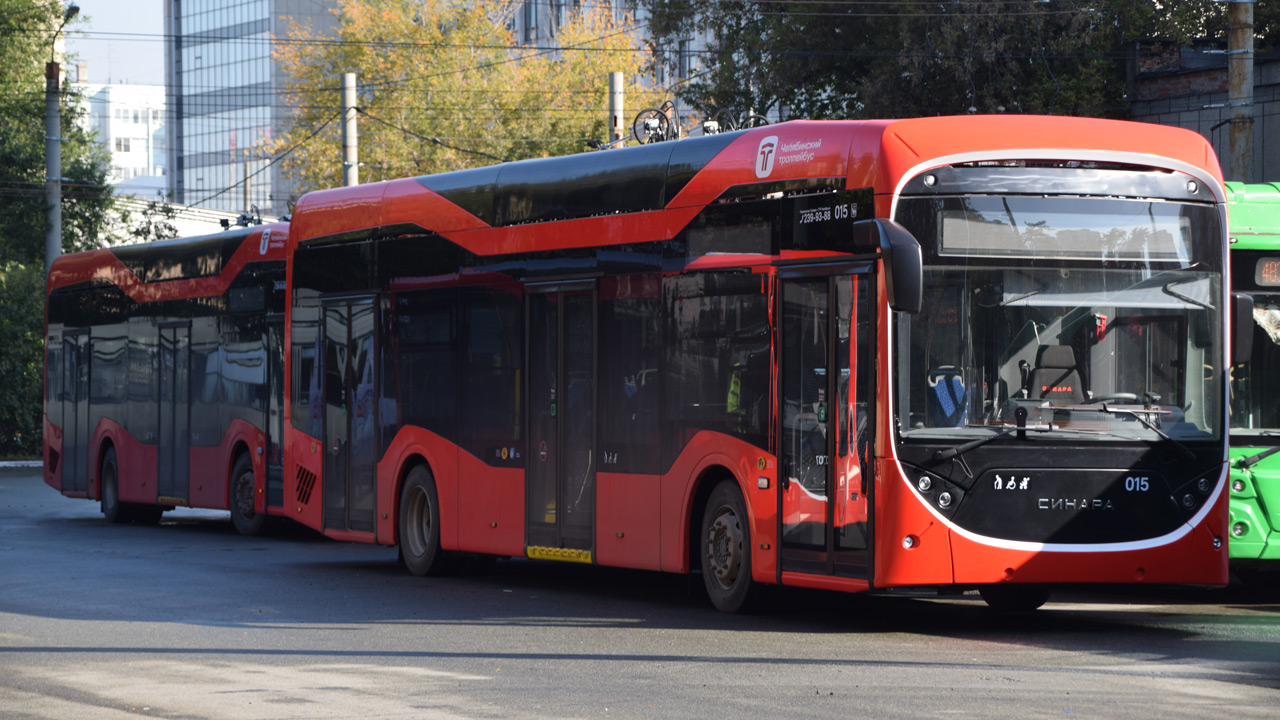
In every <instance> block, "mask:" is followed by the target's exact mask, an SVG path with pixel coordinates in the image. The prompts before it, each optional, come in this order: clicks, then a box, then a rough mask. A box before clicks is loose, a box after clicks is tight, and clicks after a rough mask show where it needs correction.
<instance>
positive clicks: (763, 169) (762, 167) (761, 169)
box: [756, 135, 778, 178]
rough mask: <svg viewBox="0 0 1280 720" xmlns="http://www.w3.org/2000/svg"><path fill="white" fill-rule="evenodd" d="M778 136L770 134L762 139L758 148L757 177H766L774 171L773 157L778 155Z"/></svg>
mask: <svg viewBox="0 0 1280 720" xmlns="http://www.w3.org/2000/svg"><path fill="white" fill-rule="evenodd" d="M777 149H778V136H777V135H770V136H769V137H767V138H765V139H763V140H761V141H760V147H759V148H758V149H757V150H756V177H758V178H766V177H769V174H770V173H772V172H773V159H774V157H776V156H777Z"/></svg>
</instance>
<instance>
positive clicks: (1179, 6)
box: [642, 0, 1280, 118]
mask: <svg viewBox="0 0 1280 720" xmlns="http://www.w3.org/2000/svg"><path fill="white" fill-rule="evenodd" d="M642 2H643V4H644V5H645V7H646V9H647V10H648V11H649V12H650V13H651V16H652V22H651V27H652V31H653V32H652V34H653V38H654V39H653V43H654V48H655V50H656V51H657V54H658V55H661V54H662V49H663V48H670V47H674V46H675V44H676V42H677V41H678V40H680V39H681V38H686V37H693V36H695V35H700V34H702V33H706V34H708V35H709V36H710V37H711V38H714V40H713V42H714V48H713V50H712V52H710V53H709V54H708V57H707V58H706V62H705V63H704V65H705V66H706V67H707V71H706V72H705V73H704V74H702V75H700V76H697V77H695V78H693V79H692V80H691V81H690V82H688V83H687V84H686V85H685V86H683V87H682V88H681V90H680V95H681V97H682V98H683V99H684V100H686V101H687V102H689V103H691V104H692V105H694V106H695V107H698V108H700V109H702V110H704V111H705V112H708V113H710V112H713V111H714V109H715V108H722V109H731V110H733V111H736V112H738V113H741V112H742V111H743V110H744V109H746V108H750V109H754V111H755V112H764V111H773V110H779V109H781V110H782V111H783V113H784V114H785V115H786V116H789V117H814V118H821V117H847V118H880V117H909V116H919V115H945V114H963V113H968V112H980V113H996V112H1016V113H1054V114H1061V115H1093V116H1124V115H1125V114H1126V113H1127V110H1128V107H1127V98H1126V92H1127V86H1126V70H1127V62H1128V53H1129V49H1130V48H1132V47H1133V43H1134V41H1136V40H1139V39H1167V40H1169V41H1170V42H1175V43H1179V42H1187V41H1188V40H1190V39H1193V38H1198V37H1215V36H1217V37H1224V36H1225V32H1226V8H1225V6H1224V5H1223V4H1222V3H1215V2H1212V1H1211V0H1185V1H1183V2H1176V3H1172V2H1167V1H1165V2H1160V1H1158V0H1138V1H1137V2H1134V0H1049V1H1048V2H1041V1H1040V0H935V1H933V2H926V1H925V0H899V1H896V2H885V1H884V0H878V1H872V0H867V1H865V2H864V1H860V0H848V1H846V2H821V1H817V2H815V1H813V0H808V1H804V2H799V1H798V2H786V1H785V0H783V1H776V0H761V1H758V2H721V1H719V0H647V1H645V0H642ZM1264 5H1266V4H1265V3H1260V4H1258V6H1257V12H1256V18H1255V25H1256V27H1257V32H1258V35H1259V47H1266V43H1267V42H1268V39H1269V38H1270V37H1271V33H1270V28H1271V27H1272V26H1274V25H1275V23H1276V21H1277V18H1278V17H1280V9H1277V8H1274V7H1271V6H1267V7H1264Z"/></svg>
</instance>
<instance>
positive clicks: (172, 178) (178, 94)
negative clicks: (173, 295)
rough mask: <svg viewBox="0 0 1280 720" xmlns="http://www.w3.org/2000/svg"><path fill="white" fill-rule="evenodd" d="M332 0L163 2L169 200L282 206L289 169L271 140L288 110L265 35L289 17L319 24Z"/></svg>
mask: <svg viewBox="0 0 1280 720" xmlns="http://www.w3.org/2000/svg"><path fill="white" fill-rule="evenodd" d="M336 5H337V3H336V2H335V0H166V2H165V6H164V12H165V18H164V21H165V36H166V38H167V41H166V45H165V82H166V84H167V85H168V87H169V88H170V94H169V118H170V119H171V124H170V143H169V153H170V155H169V162H168V165H169V169H170V171H169V175H168V177H169V190H170V192H171V193H172V195H173V198H174V202H176V203H181V204H183V205H198V206H200V207H205V208H208V209H212V210H219V211H224V212H244V211H247V210H249V209H250V207H251V206H252V207H256V208H257V209H258V211H259V212H260V213H261V214H262V215H264V216H267V215H280V214H283V213H285V212H287V206H288V202H289V201H290V199H292V197H293V189H292V187H291V185H290V183H289V181H288V177H287V176H285V175H284V174H282V173H281V172H280V170H279V167H278V165H271V157H272V156H271V150H270V143H271V141H272V138H274V137H275V136H276V134H277V130H278V129H279V128H281V127H283V125H284V121H285V119H286V118H287V116H288V112H289V108H288V107H287V106H286V104H285V102H284V100H283V99H282V98H281V96H280V93H281V89H282V88H283V87H284V80H285V78H284V74H283V72H282V70H281V68H280V65H279V63H277V62H276V61H275V60H274V59H273V58H272V54H271V48H272V38H273V37H274V38H285V37H288V30H289V24H290V22H300V23H305V24H309V25H310V26H311V27H312V28H314V29H317V30H321V31H325V30H327V29H330V28H332V27H334V25H335V24H336V19H335V17H334V15H333V13H332V12H330V10H331V9H332V8H334V7H335V6H336Z"/></svg>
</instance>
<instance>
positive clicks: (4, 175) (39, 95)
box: [0, 0, 114, 456]
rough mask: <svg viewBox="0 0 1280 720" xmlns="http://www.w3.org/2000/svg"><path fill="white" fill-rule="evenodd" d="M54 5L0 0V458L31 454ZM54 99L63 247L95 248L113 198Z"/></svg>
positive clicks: (65, 108) (102, 157)
mask: <svg viewBox="0 0 1280 720" xmlns="http://www.w3.org/2000/svg"><path fill="white" fill-rule="evenodd" d="M61 21H62V5H61V3H50V2H44V1H43V0H0V98H3V101H2V102H0V373H2V375H0V377H4V378H5V382H4V384H3V385H2V386H0V456H10V455H14V454H19V455H28V456H29V455H38V454H39V452H40V434H41V426H40V422H41V421H40V413H41V400H40V392H41V386H42V383H41V369H42V367H43V366H42V357H41V355H42V352H43V349H44V343H43V336H44V327H43V323H44V309H43V306H44V285H45V278H44V255H45V249H44V237H45V232H46V228H47V227H48V220H47V214H46V204H45V142H44V135H45V131H44V68H45V63H46V62H47V61H48V60H49V57H50V50H51V45H52V42H53V34H54V31H55V29H56V28H57V27H58V25H59V24H60V23H61ZM78 108H79V102H78V100H77V98H76V97H75V91H74V89H73V88H68V89H66V91H65V92H64V93H63V95H62V97H61V109H62V113H61V114H62V131H61V133H60V135H61V136H62V137H63V138H64V139H63V144H62V163H63V165H62V176H63V177H64V178H66V180H65V181H64V182H63V195H62V199H63V202H62V218H63V220H62V248H63V250H64V251H76V250H84V249H88V248H92V247H98V246H100V244H101V243H102V242H103V241H102V238H103V237H104V234H105V230H106V225H107V223H108V221H109V218H110V217H111V210H112V206H113V203H114V197H113V195H112V193H111V188H110V186H108V185H106V178H107V173H108V167H109V162H108V160H107V154H106V150H105V148H103V147H101V146H100V145H98V144H97V142H96V141H95V139H94V137H93V136H92V133H91V132H90V131H89V130H87V129H86V128H84V127H83V126H81V125H80V124H79V123H77V122H75V113H76V112H77V109H78Z"/></svg>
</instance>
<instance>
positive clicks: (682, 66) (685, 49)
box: [676, 38, 696, 80]
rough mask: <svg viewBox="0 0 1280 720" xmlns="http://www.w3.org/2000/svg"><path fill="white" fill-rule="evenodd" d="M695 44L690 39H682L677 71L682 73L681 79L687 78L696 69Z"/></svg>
mask: <svg viewBox="0 0 1280 720" xmlns="http://www.w3.org/2000/svg"><path fill="white" fill-rule="evenodd" d="M692 44H693V42H692V41H690V40H689V39H687V38H686V39H684V40H681V41H680V46H679V51H678V52H679V54H678V55H677V63H679V65H678V69H677V71H676V72H678V73H679V74H680V78H681V79H685V80H687V79H688V78H689V77H690V76H691V75H692V74H693V71H694V70H695V69H696V68H695V66H694V64H693V48H692V47H691V46H692Z"/></svg>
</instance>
